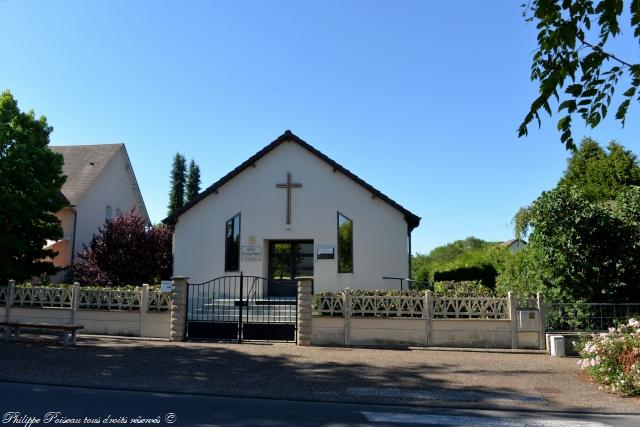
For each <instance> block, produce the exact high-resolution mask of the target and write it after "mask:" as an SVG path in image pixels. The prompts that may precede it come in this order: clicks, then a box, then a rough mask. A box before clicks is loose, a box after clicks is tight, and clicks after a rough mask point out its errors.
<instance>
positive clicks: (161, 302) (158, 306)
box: [148, 291, 171, 311]
mask: <svg viewBox="0 0 640 427" xmlns="http://www.w3.org/2000/svg"><path fill="white" fill-rule="evenodd" d="M170 308H171V293H169V292H155V291H151V292H149V304H148V310H149V311H167V310H169V309H170Z"/></svg>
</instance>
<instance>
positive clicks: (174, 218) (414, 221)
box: [162, 130, 420, 230]
mask: <svg viewBox="0 0 640 427" xmlns="http://www.w3.org/2000/svg"><path fill="white" fill-rule="evenodd" d="M287 141H290V142H294V143H296V144H298V145H299V146H301V147H302V148H304V149H305V150H307V151H309V152H310V153H311V154H313V155H314V156H316V157H318V158H319V159H321V160H323V161H324V162H325V163H327V164H328V165H329V166H331V167H332V168H333V170H334V172H340V173H342V174H343V175H345V176H347V177H348V178H350V179H352V180H353V181H354V182H356V183H357V184H359V185H360V186H362V187H363V188H364V189H366V190H367V191H370V192H371V194H372V196H374V197H377V198H379V199H380V200H382V201H384V202H386V203H388V204H389V205H391V206H392V207H394V208H395V209H397V210H399V211H400V212H402V214H403V215H404V217H405V220H406V221H407V224H408V225H409V229H410V230H413V229H414V228H416V227H417V226H418V225H419V224H420V217H419V216H417V215H415V214H413V213H411V212H409V211H408V210H407V209H405V208H403V207H402V206H400V205H399V204H398V203H396V202H395V201H393V200H391V199H390V198H389V197H387V196H385V195H384V194H382V193H381V192H380V191H378V190H376V189H375V188H373V187H372V186H371V185H369V184H367V183H366V182H364V181H363V180H362V179H360V178H358V177H357V176H356V175H355V174H353V173H351V172H350V171H349V170H348V169H346V168H344V167H342V166H341V165H339V164H338V163H336V162H335V161H333V160H331V159H330V158H329V157H327V156H325V155H324V154H322V153H321V152H320V151H318V150H317V149H315V148H313V147H312V146H311V145H309V144H308V143H307V142H305V141H303V140H302V139H300V138H299V137H298V136H296V135H294V134H293V132H291V131H290V130H286V131H285V132H284V133H283V134H282V135H280V136H279V137H278V138H277V139H276V140H275V141H273V142H272V143H270V144H269V145H267V146H266V147H264V148H263V149H262V150H260V151H258V152H257V153H256V154H254V155H253V156H251V157H250V158H249V159H247V160H246V161H244V162H243V163H242V164H241V165H240V166H238V167H237V168H235V169H234V170H232V171H231V172H229V173H228V174H226V175H225V176H223V177H222V178H220V179H219V180H218V181H217V182H215V183H213V185H211V186H210V187H209V188H207V189H206V190H204V191H202V192H201V193H200V194H198V196H197V197H195V198H194V199H193V200H191V201H190V202H189V203H187V204H186V205H184V206H183V207H182V208H180V209H178V210H177V211H175V212H174V213H173V215H171V216H169V217H167V218H165V219H164V220H162V222H164V223H165V224H175V223H176V222H178V218H179V217H180V215H182V214H183V213H185V212H186V211H188V210H189V209H191V208H192V207H194V206H195V205H197V204H198V203H200V201H202V200H203V199H204V198H206V197H207V196H208V195H209V194H211V193H215V192H217V191H218V189H219V188H220V187H222V186H223V185H224V184H226V183H227V182H229V181H230V180H232V179H233V178H234V177H235V176H236V175H239V174H240V173H242V171H244V170H245V169H247V168H249V167H251V166H254V165H255V163H256V162H257V161H258V160H260V159H261V158H262V157H264V156H266V155H267V154H268V153H270V152H271V151H272V150H274V149H275V148H276V147H278V146H280V145H281V144H283V143H284V142H287Z"/></svg>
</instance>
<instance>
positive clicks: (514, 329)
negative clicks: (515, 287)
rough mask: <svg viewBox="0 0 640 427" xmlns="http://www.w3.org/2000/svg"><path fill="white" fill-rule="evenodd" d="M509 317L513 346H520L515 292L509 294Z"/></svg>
mask: <svg viewBox="0 0 640 427" xmlns="http://www.w3.org/2000/svg"><path fill="white" fill-rule="evenodd" d="M507 298H508V300H507V303H508V307H509V319H510V320H511V348H518V300H517V299H516V296H515V294H514V293H513V292H511V291H509V293H508V294H507Z"/></svg>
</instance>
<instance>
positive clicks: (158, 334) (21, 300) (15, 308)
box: [0, 285, 171, 338]
mask: <svg viewBox="0 0 640 427" xmlns="http://www.w3.org/2000/svg"><path fill="white" fill-rule="evenodd" d="M11 288H12V286H10V287H8V288H6V290H5V292H11V293H12V294H13V298H12V299H13V304H12V305H11V306H10V307H8V308H7V306H6V305H2V306H0V319H2V321H11V322H24V323H53V324H62V325H64V324H69V325H71V324H76V325H82V326H84V328H83V329H81V330H80V331H79V332H80V333H81V334H98V335H121V336H135V337H147V338H169V334H170V323H171V311H170V294H163V293H159V292H151V293H150V292H149V288H148V285H144V286H142V287H140V288H137V289H135V290H131V291H109V290H104V291H96V290H84V289H80V288H79V287H77V286H76V287H74V288H64V289H63V288H20V287H13V289H11ZM9 289H11V290H9ZM3 297H4V298H3V299H6V296H4V295H3ZM2 302H5V301H2ZM81 307H87V308H85V309H83V308H81Z"/></svg>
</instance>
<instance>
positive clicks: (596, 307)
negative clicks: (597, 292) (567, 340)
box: [546, 302, 640, 332]
mask: <svg viewBox="0 0 640 427" xmlns="http://www.w3.org/2000/svg"><path fill="white" fill-rule="evenodd" d="M630 317H640V303H617V304H614V303H582V302H575V303H555V302H551V303H547V304H546V330H547V332H600V331H606V330H607V329H608V328H611V327H615V326H617V325H618V324H619V323H621V322H624V321H626V320H627V319H629V318H630Z"/></svg>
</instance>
